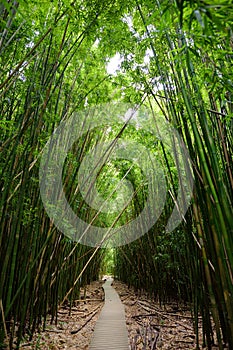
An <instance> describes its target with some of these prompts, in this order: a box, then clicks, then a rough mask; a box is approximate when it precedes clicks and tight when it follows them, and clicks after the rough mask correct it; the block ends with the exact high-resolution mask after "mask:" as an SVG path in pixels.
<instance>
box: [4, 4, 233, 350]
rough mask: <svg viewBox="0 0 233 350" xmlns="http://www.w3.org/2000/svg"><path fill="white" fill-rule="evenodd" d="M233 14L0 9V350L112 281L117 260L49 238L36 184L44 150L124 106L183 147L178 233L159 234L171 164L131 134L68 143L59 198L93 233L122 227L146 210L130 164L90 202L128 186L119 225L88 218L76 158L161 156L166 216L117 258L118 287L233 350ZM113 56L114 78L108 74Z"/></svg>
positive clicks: (106, 176)
mask: <svg viewBox="0 0 233 350" xmlns="http://www.w3.org/2000/svg"><path fill="white" fill-rule="evenodd" d="M232 10H233V5H232V4H231V1H227V0H221V1H215V0H214V1H207V0H206V1H194V0H193V1H178V0H177V1H173V0H163V1H162V0H160V1H157V0H156V1H151V0H142V1H137V0H136V1H127V2H126V1H123V0H117V1H114V2H112V1H104V2H103V1H100V0H91V1H88V2H87V1H86V2H85V1H82V0H78V1H74V2H70V1H68V0H63V1H60V0H55V1H53V2H37V1H30V2H28V1H24V0H20V1H15V0H8V1H7V0H3V1H2V2H1V4H0V34H1V35H0V65H1V71H0V129H1V143H0V149H1V158H0V173H1V177H0V183H1V197H0V210H1V221H0V266H1V269H0V273H1V276H0V342H1V343H2V345H0V346H3V341H4V338H5V342H6V343H7V342H8V343H9V346H10V348H12V346H13V342H14V341H16V342H17V344H19V342H20V339H21V338H22V336H24V335H25V334H29V335H31V334H33V332H34V331H35V330H36V328H37V327H38V326H40V325H41V324H43V323H44V322H45V319H46V316H47V314H48V313H50V314H51V315H52V319H55V318H56V311H57V307H58V305H59V304H61V303H62V302H67V301H68V302H69V303H70V305H71V304H72V300H73V299H74V298H76V297H77V295H78V294H79V288H80V286H81V285H85V284H86V283H88V282H89V281H90V280H92V279H96V278H98V275H99V272H101V271H102V272H111V271H112V266H111V264H112V259H113V251H109V250H103V249H101V248H100V247H96V248H91V247H88V246H85V245H81V244H78V243H75V242H72V240H70V239H68V238H67V237H66V236H64V235H63V234H62V233H61V232H59V231H58V230H57V229H56V227H55V226H54V225H53V222H52V221H51V220H50V219H49V217H48V215H47V214H46V212H45V209H44V206H43V203H42V201H41V197H40V189H39V183H38V181H39V180H38V179H39V166H40V158H41V153H42V150H43V147H44V146H45V144H46V142H47V141H48V139H49V137H50V135H51V134H52V132H53V130H54V129H55V128H56V127H57V126H58V125H59V123H60V122H61V121H62V120H66V119H67V118H69V116H70V115H72V113H73V112H77V111H80V110H83V109H84V108H89V107H90V106H96V105H100V104H103V103H108V102H110V101H115V102H119V101H120V102H124V103H133V104H136V105H142V104H143V105H145V106H147V108H149V109H151V110H152V111H153V113H154V115H155V118H154V122H153V123H152V124H150V125H149V126H150V128H151V129H153V128H154V129H156V128H159V127H160V121H159V120H160V118H162V119H164V120H167V121H169V123H170V124H171V125H172V126H173V127H174V128H175V129H176V130H177V131H178V132H179V134H180V136H181V137H182V139H183V140H184V142H185V144H186V147H187V149H188V151H189V154H190V157H191V160H192V168H193V176H194V178H195V189H194V193H193V199H192V204H191V206H190V208H189V210H188V212H187V214H186V216H185V221H183V222H182V224H180V226H179V227H177V228H176V229H175V230H174V231H173V232H166V229H165V228H166V224H167V222H168V219H169V216H170V215H171V212H172V210H173V207H174V205H175V204H176V200H175V198H176V195H177V191H178V186H179V183H178V180H179V179H178V171H177V169H176V164H175V163H174V161H173V160H172V158H171V156H170V154H169V150H168V149H167V148H166V144H164V143H163V142H162V141H161V142H158V139H155V138H154V137H153V134H150V133H149V132H145V131H143V130H137V129H134V128H133V127H132V126H130V125H128V126H127V125H126V127H124V128H122V127H120V126H119V125H114V126H112V127H111V128H110V129H109V128H107V127H106V128H104V129H103V128H102V127H101V126H100V127H99V128H96V129H95V130H92V131H90V132H87V133H85V134H84V135H83V136H82V138H80V140H79V141H78V142H77V143H75V144H74V146H73V148H72V150H71V151H70V153H69V156H68V157H67V159H66V163H65V167H64V172H63V183H64V189H65V193H66V196H67V198H68V199H69V202H70V203H71V205H72V207H73V209H74V210H76V212H77V213H78V214H79V215H80V216H81V217H82V218H83V219H85V220H86V221H87V222H92V220H93V218H96V220H97V224H98V225H100V226H102V227H110V226H111V225H113V224H114V225H115V226H117V225H120V224H122V223H124V222H126V221H127V220H130V219H132V217H136V216H137V215H139V213H140V212H141V210H142V208H143V205H144V203H145V198H146V196H147V194H148V193H147V191H148V188H147V187H146V186H142V185H141V183H142V182H143V173H142V172H141V171H140V168H139V167H138V166H136V165H133V164H132V162H130V161H128V160H125V161H123V160H122V159H118V160H116V161H114V162H113V161H112V162H109V163H107V164H106V166H104V167H103V168H102V169H101V172H100V174H99V177H98V181H97V188H98V191H99V192H100V193H101V194H102V196H105V198H107V197H108V196H109V195H110V194H111V193H112V192H113V191H114V186H115V183H116V182H117V181H120V180H121V179H122V177H125V178H126V179H127V180H129V181H130V182H131V183H132V185H133V189H134V197H133V200H132V203H131V205H130V206H129V207H128V208H125V210H122V212H121V213H120V215H115V214H114V215H113V214H112V213H110V214H105V215H102V214H100V215H97V216H96V210H93V209H92V208H91V207H90V206H87V205H85V203H84V202H85V201H84V200H83V198H82V196H81V194H80V192H79V191H76V189H77V186H78V179H77V177H76V176H77V168H78V167H79V165H80V163H81V162H82V159H83V157H84V155H85V154H87V153H88V152H90V151H91V150H93V148H94V147H95V145H96V144H97V143H98V142H100V141H101V142H102V141H106V140H107V141H108V140H110V139H114V140H116V139H118V138H121V136H122V135H124V137H125V138H126V139H133V140H136V141H137V142H138V143H142V144H143V145H144V146H145V147H147V149H149V150H150V152H152V153H153V154H154V155H156V156H158V157H159V158H160V159H161V162H162V164H163V167H164V171H165V175H166V183H167V186H168V188H169V191H168V195H167V198H166V203H165V207H164V212H163V214H162V215H161V217H160V218H159V220H158V221H157V223H156V224H155V225H154V226H153V227H152V228H151V229H150V231H149V232H148V233H147V234H146V235H144V236H142V237H141V238H139V239H138V240H137V241H134V242H132V243H130V244H128V245H125V246H122V247H118V248H117V249H116V250H115V252H114V259H115V274H116V275H117V276H118V278H120V279H122V280H123V281H125V282H127V283H128V284H129V285H131V286H134V287H135V289H136V290H138V291H140V290H141V289H144V290H146V291H147V292H148V293H149V294H150V295H152V296H154V297H155V298H159V299H160V301H164V302H166V301H167V300H169V299H170V298H172V299H174V298H176V299H178V300H181V299H186V300H187V301H190V302H192V306H193V308H194V313H195V315H196V317H195V320H196V323H195V326H196V329H197V322H198V313H199V312H200V313H201V315H202V317H203V321H204V322H203V331H204V342H205V343H206V344H207V346H208V348H209V349H211V346H212V344H213V323H212V318H213V322H214V327H215V329H216V333H217V338H218V339H217V340H218V346H219V349H223V347H224V344H225V343H227V344H228V345H229V348H232V347H233V328H232V325H233V304H232V300H233V298H232V295H233V278H232V267H233V261H232V259H233V255H232V251H233V240H232V237H233V232H232V222H233V211H232V208H233V191H232V189H233V176H232V169H233V161H232V149H233V138H232V135H233V132H232V131H233V97H232V96H233V83H232V58H233V54H232V49H233V34H232V22H233V16H232V13H233V11H232ZM112 57H115V58H116V57H118V64H119V67H118V69H117V70H114V71H111V72H110V71H109V69H108V67H109V62H110V64H113V63H112V62H113V61H112V60H111V58H112ZM146 123H147V120H145V125H146ZM126 124H127V123H126ZM106 252H107V254H105V253H106ZM109 259H110V260H111V263H110V262H109ZM101 260H102V264H101ZM103 261H108V262H106V263H103ZM103 266H104V267H103ZM198 347H199V345H198V332H197V348H198Z"/></svg>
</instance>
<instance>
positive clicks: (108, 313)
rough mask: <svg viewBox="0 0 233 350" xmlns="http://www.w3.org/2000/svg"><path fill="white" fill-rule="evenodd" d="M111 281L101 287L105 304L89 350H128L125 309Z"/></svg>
mask: <svg viewBox="0 0 233 350" xmlns="http://www.w3.org/2000/svg"><path fill="white" fill-rule="evenodd" d="M112 281H113V280H112V279H109V280H107V281H106V282H105V284H104V285H103V288H104V292H105V304H104V306H103V309H102V311H101V313H100V317H99V319H98V321H97V322H96V326H95V330H94V334H93V337H92V340H91V345H90V348H89V350H129V345H128V332H127V328H126V323H125V309H124V305H123V304H122V302H121V300H120V298H119V295H118V294H117V292H116V291H115V289H114V288H113V287H112V286H111V284H112Z"/></svg>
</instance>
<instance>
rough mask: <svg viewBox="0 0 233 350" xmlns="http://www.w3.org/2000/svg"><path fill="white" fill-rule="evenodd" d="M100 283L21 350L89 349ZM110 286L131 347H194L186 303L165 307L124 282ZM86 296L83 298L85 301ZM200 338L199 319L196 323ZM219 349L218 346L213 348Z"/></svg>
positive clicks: (99, 304) (145, 349)
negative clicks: (120, 304)
mask: <svg viewBox="0 0 233 350" xmlns="http://www.w3.org/2000/svg"><path fill="white" fill-rule="evenodd" d="M102 284H103V282H101V281H97V282H92V283H91V284H90V285H88V286H87V288H86V294H85V291H84V289H83V290H82V291H81V299H82V300H81V301H76V302H75V303H74V305H73V307H72V308H71V310H70V308H69V307H68V306H65V305H64V306H62V307H61V308H60V309H59V311H58V319H57V325H54V324H50V322H49V318H48V323H47V327H46V330H45V331H42V332H40V333H37V334H35V336H34V337H33V339H32V341H30V342H27V341H26V340H25V341H24V342H23V343H22V344H21V347H20V350H24V349H25V350H27V349H43V350H60V349H70V350H74V349H75V350H76V349H79V350H88V348H89V344H90V340H91V337H92V335H93V331H94V328H95V324H96V321H97V319H98V316H99V313H100V311H101V309H102V306H103V304H104V291H103V288H102ZM113 286H114V288H115V289H116V291H117V292H118V293H119V295H120V298H121V300H122V302H123V304H124V305H125V316H126V324H127V328H128V333H129V344H130V350H142V349H143V350H149V349H150V350H153V349H161V350H165V349H166V350H168V349H175V350H179V349H183V350H188V349H193V350H194V349H196V345H195V339H196V337H195V334H194V331H193V321H192V316H191V313H190V311H189V310H188V308H187V306H186V305H178V304H177V303H169V304H166V305H164V306H161V305H159V304H158V303H156V302H154V301H152V300H150V299H148V298H147V297H146V294H143V293H142V294H141V295H140V296H139V295H137V294H135V293H134V291H133V289H128V287H127V285H125V284H124V283H121V282H118V281H114V282H113ZM84 299H85V300H84ZM199 330H200V338H201V322H200V324H199ZM212 349H213V350H214V349H218V347H214V346H213V347H212Z"/></svg>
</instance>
